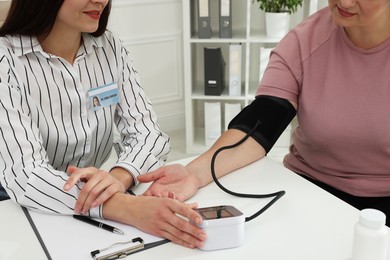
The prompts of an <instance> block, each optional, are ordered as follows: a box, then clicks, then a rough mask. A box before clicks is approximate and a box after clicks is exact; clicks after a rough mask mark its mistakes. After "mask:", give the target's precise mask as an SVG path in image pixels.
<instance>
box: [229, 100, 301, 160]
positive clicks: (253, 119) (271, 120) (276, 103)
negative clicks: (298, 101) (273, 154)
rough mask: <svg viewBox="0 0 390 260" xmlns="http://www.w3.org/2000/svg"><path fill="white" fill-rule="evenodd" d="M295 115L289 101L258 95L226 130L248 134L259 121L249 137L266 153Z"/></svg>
mask: <svg viewBox="0 0 390 260" xmlns="http://www.w3.org/2000/svg"><path fill="white" fill-rule="evenodd" d="M295 115H296V110H295V108H294V106H293V105H292V104H291V103H290V101H288V100H286V99H283V98H278V97H272V96H263V95H260V96H257V97H256V99H255V100H254V101H253V102H252V103H251V104H249V105H248V106H246V107H245V108H244V109H243V110H242V111H241V112H240V113H239V114H238V115H237V116H236V117H234V118H233V120H232V121H231V122H230V123H229V126H228V128H229V129H238V130H241V131H243V132H245V133H249V132H250V131H251V130H252V129H253V127H254V126H255V125H256V123H257V122H258V121H259V125H258V126H257V128H256V130H255V131H254V132H253V134H252V135H251V136H252V137H253V138H254V139H255V140H256V141H257V142H258V143H259V144H260V145H261V146H263V148H264V149H265V151H266V152H267V153H268V152H269V151H270V150H271V148H272V147H273V146H274V144H275V143H276V141H277V140H278V138H279V137H280V135H281V134H282V133H283V131H284V130H285V129H286V127H287V126H288V124H289V123H290V122H291V120H292V119H293V118H294V117H295Z"/></svg>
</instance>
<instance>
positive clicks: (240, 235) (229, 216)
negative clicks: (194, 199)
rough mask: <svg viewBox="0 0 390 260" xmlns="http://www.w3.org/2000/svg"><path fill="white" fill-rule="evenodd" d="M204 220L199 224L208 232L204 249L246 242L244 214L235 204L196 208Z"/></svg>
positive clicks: (239, 244) (235, 245) (226, 246)
mask: <svg viewBox="0 0 390 260" xmlns="http://www.w3.org/2000/svg"><path fill="white" fill-rule="evenodd" d="M196 211H197V212H198V213H199V215H201V217H202V219H203V221H202V224H200V225H198V226H199V227H201V228H202V229H203V230H204V231H205V232H206V234H207V239H206V241H205V244H204V246H203V247H201V248H200V249H202V250H217V249H224V248H232V247H238V246H241V245H242V244H243V243H244V223H245V217H244V214H243V213H242V212H241V211H239V210H238V209H236V208H235V207H233V206H214V207H207V208H198V209H197V210H196Z"/></svg>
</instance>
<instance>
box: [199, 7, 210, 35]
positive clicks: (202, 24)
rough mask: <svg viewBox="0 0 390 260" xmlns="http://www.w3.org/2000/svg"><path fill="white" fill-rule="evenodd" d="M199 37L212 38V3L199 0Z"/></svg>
mask: <svg viewBox="0 0 390 260" xmlns="http://www.w3.org/2000/svg"><path fill="white" fill-rule="evenodd" d="M198 37H199V38H202V39H208V38H211V19H210V1H209V0H198Z"/></svg>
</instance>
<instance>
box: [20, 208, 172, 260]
mask: <svg viewBox="0 0 390 260" xmlns="http://www.w3.org/2000/svg"><path fill="white" fill-rule="evenodd" d="M22 209H23V212H24V214H25V215H26V218H27V219H28V221H29V223H30V225H31V227H32V229H33V230H34V233H35V235H36V237H37V238H38V240H39V243H40V244H41V246H42V248H43V251H44V253H45V254H46V257H47V259H48V260H52V259H55V260H57V259H64V260H65V259H79V260H83V259H85V260H87V259H88V260H91V259H96V260H98V259H99V260H113V259H119V258H120V257H125V256H127V255H131V254H135V253H138V252H142V251H145V250H148V249H151V248H154V247H157V246H160V245H163V244H166V243H168V242H170V240H167V239H162V238H160V237H156V236H153V235H150V234H147V233H144V232H142V231H140V230H138V229H136V228H134V227H131V226H129V225H125V224H122V223H117V222H113V221H106V220H104V221H106V222H110V224H111V225H114V226H116V227H119V228H120V229H121V230H124V231H125V233H126V234H127V235H125V236H122V235H118V234H114V233H110V232H107V231H106V230H103V229H100V228H97V227H94V226H92V225H88V224H86V223H83V222H81V221H76V220H75V219H73V218H72V216H60V215H47V214H42V213H38V212H35V211H31V210H28V209H26V208H24V207H22ZM56 232H57V234H55V233H56ZM75 232H76V233H75ZM71 234H73V236H72V237H71ZM91 237H93V238H94V239H90V238H91ZM133 240H134V241H133ZM60 241H67V244H66V246H65V244H63V243H61V242H60ZM123 241H125V242H123ZM109 244H111V246H108V247H107V245H109ZM115 244H122V245H123V246H122V248H119V249H117V248H115V247H114V248H113V250H111V251H110V250H105V249H108V248H111V247H112V246H113V245H115ZM141 244H142V246H141ZM62 245H63V246H62ZM69 246H71V247H72V249H73V250H72V251H69V250H66V248H69ZM96 248H103V249H98V250H96ZM61 250H63V251H61ZM94 251H102V253H100V252H99V254H98V253H96V252H95V255H94V256H95V258H94V256H93V255H92V254H91V253H92V252H94ZM70 254H73V255H70ZM108 254H111V255H108ZM98 257H99V258H98Z"/></svg>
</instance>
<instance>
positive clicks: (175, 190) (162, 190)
mask: <svg viewBox="0 0 390 260" xmlns="http://www.w3.org/2000/svg"><path fill="white" fill-rule="evenodd" d="M137 179H138V181H139V182H142V183H146V182H151V181H153V183H152V184H151V185H150V187H149V188H148V189H147V190H146V191H145V192H144V194H143V195H146V196H156V197H169V198H175V199H177V200H180V201H184V200H186V199H188V198H190V197H192V196H193V195H194V194H195V193H196V192H197V190H198V187H199V184H198V180H197V179H196V178H195V177H194V176H193V175H192V174H191V173H190V172H189V171H188V170H187V168H185V167H184V166H183V165H180V164H174V165H169V166H163V167H161V168H159V169H157V170H155V171H152V172H149V173H146V174H143V175H140V176H138V177H137Z"/></svg>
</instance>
